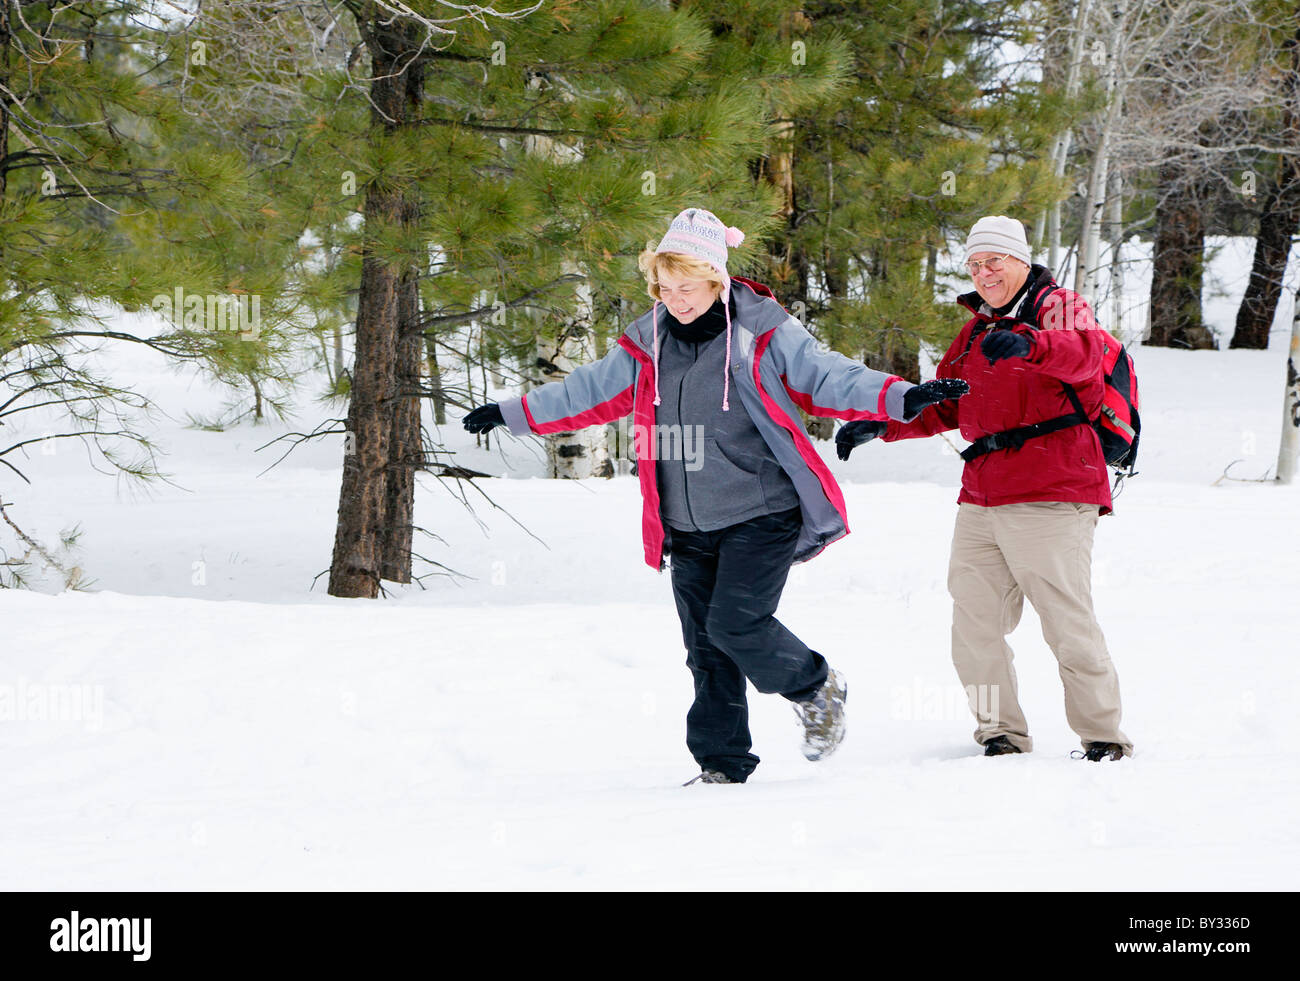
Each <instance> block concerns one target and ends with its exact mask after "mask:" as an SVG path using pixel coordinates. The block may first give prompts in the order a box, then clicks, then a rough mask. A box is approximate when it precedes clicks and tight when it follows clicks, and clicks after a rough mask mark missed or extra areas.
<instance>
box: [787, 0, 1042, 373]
mask: <svg viewBox="0 0 1300 981" xmlns="http://www.w3.org/2000/svg"><path fill="white" fill-rule="evenodd" d="M1019 7H1020V5H1019V4H1015V3H969V2H968V3H960V2H958V3H953V2H946V3H943V4H935V3H933V2H930V0H907V2H900V3H894V4H889V5H887V6H881V5H877V4H870V3H850V4H840V3H836V4H830V3H809V4H805V6H804V10H805V11H806V13H807V14H808V16H809V17H811V19H812V24H813V28H812V36H813V38H820V37H844V38H846V39H847V40H848V43H849V46H850V48H851V50H852V51H853V55H854V63H853V68H852V73H851V78H850V85H849V86H848V87H847V88H846V89H845V90H843V91H842V92H841V93H840V94H839V95H838V96H837V98H836V99H835V100H834V101H833V102H832V103H831V104H829V105H828V106H823V107H819V108H818V109H817V111H816V112H814V113H805V114H801V115H799V116H797V118H796V120H795V132H796V149H795V162H794V187H795V195H794V214H793V216H792V218H791V221H790V222H789V223H788V226H787V237H788V242H789V244H788V250H789V254H790V255H791V256H793V257H795V258H794V259H793V260H792V262H791V269H792V276H791V278H790V279H789V280H788V281H787V282H785V283H782V284H781V286H782V289H783V291H784V295H785V297H786V298H787V299H788V301H789V302H791V303H793V304H798V305H799V308H800V309H804V310H806V311H807V315H808V318H809V322H810V327H811V328H812V329H814V330H815V331H816V333H817V334H818V336H819V337H820V338H821V339H822V340H824V341H825V342H826V343H828V344H830V345H831V346H832V347H834V348H836V349H837V350H841V351H844V352H846V353H850V354H851V355H853V356H856V357H862V358H864V359H865V360H866V361H867V363H868V364H870V365H872V366H873V367H876V368H878V369H881V370H885V371H891V372H895V373H898V374H901V375H903V376H905V377H908V378H911V379H913V380H917V378H918V374H919V368H918V363H917V358H918V349H919V345H920V344H921V343H930V344H933V345H937V346H938V347H940V348H942V347H943V346H946V344H947V343H948V341H949V340H950V339H951V337H952V336H953V335H954V334H955V332H956V330H957V328H958V326H959V325H960V319H959V318H957V317H954V316H953V313H952V310H951V307H950V295H944V296H942V298H941V302H940V297H939V294H940V293H941V292H942V293H944V294H948V289H949V287H948V284H947V283H945V282H941V281H940V279H939V275H938V267H939V256H940V254H941V253H943V252H945V251H946V249H947V244H948V241H949V240H950V239H951V238H957V239H958V240H959V239H960V238H961V237H963V236H964V234H965V231H966V229H968V228H969V226H970V225H971V224H972V223H973V222H974V221H975V220H976V219H977V218H979V217H980V216H982V215H985V214H998V213H1007V214H1013V215H1017V216H1020V217H1022V218H1025V219H1030V220H1032V216H1033V215H1035V214H1036V213H1037V212H1039V211H1041V210H1042V209H1043V208H1044V207H1045V206H1046V205H1047V204H1048V203H1050V202H1051V201H1053V200H1056V199H1057V198H1059V196H1060V195H1061V194H1062V193H1063V187H1062V182H1061V181H1059V180H1058V179H1056V178H1055V177H1054V176H1053V175H1052V173H1051V165H1050V161H1048V159H1047V149H1048V146H1049V144H1050V140H1051V138H1052V137H1053V135H1054V134H1055V133H1056V131H1057V130H1058V129H1059V128H1060V127H1061V125H1062V123H1063V120H1064V117H1063V114H1062V105H1063V100H1062V98H1061V97H1059V96H1056V95H1051V94H1049V93H1046V92H1044V91H1042V90H1041V89H1040V87H1039V86H1038V85H1037V84H1036V83H1034V82H1033V81H1031V80H1028V79H1023V78H1022V79H1019V80H1017V81H1014V83H1013V82H1012V81H1011V80H1010V75H1011V72H1012V70H1013V69H1014V67H1015V66H1008V65H1007V64H1006V63H1005V60H1004V59H1003V58H1002V57H1001V56H1000V55H999V53H998V47H999V45H1002V44H1004V43H1008V42H1015V43H1018V44H1021V45H1023V44H1025V43H1026V42H1027V41H1028V40H1029V39H1030V38H1031V36H1032V35H1031V26H1032V25H1029V24H1026V23H1024V22H1022V21H1020V20H1018V19H1017V17H1016V14H1017V11H1018V10H1019ZM958 258H959V257H958ZM956 265H957V263H951V264H950V268H951V267H952V266H956ZM958 281H960V277H958Z"/></svg>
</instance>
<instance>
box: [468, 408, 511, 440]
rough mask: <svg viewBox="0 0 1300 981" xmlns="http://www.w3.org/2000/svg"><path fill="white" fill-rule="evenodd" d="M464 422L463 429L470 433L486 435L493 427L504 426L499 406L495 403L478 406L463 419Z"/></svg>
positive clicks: (504, 421) (504, 422)
mask: <svg viewBox="0 0 1300 981" xmlns="http://www.w3.org/2000/svg"><path fill="white" fill-rule="evenodd" d="M464 422H465V428H466V429H468V430H469V431H470V432H471V433H488V432H491V431H492V430H493V429H494V428H495V427H497V426H504V425H505V424H506V420H505V418H504V417H503V416H502V415H501V406H499V405H497V404H496V403H495V402H491V403H489V404H488V405H480V406H479V407H478V408H477V409H474V410H473V411H472V412H470V414H469V415H467V416H466V417H465V419H464Z"/></svg>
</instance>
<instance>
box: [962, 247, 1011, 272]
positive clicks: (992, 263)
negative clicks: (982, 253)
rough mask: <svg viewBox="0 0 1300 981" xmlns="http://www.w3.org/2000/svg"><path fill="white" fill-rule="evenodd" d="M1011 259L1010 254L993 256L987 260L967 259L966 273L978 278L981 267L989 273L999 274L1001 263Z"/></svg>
mask: <svg viewBox="0 0 1300 981" xmlns="http://www.w3.org/2000/svg"><path fill="white" fill-rule="evenodd" d="M1010 258H1011V253H1010V252H1008V253H1007V254H1006V255H995V256H991V257H990V258H988V259H968V260H967V261H966V271H967V272H968V273H970V274H971V275H972V276H978V275H979V272H980V266H983V267H984V268H985V269H987V270H988V271H989V272H1001V271H1002V265H1003V261H1004V260H1006V259H1010Z"/></svg>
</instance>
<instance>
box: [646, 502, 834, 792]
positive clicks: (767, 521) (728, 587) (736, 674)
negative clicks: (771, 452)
mask: <svg viewBox="0 0 1300 981" xmlns="http://www.w3.org/2000/svg"><path fill="white" fill-rule="evenodd" d="M802 520H803V519H802V517H801V515H800V511H799V508H797V507H795V508H791V509H790V510H788V511H782V512H779V513H777V514H765V515H762V516H760V517H757V518H753V519H751V520H749V521H743V522H741V523H740V524H735V525H731V526H730V527H727V528H722V529H720V530H718V531H681V530H680V529H677V528H674V529H672V532H671V547H670V552H669V555H670V561H671V570H672V581H673V595H674V597H675V599H676V601H677V614H678V616H679V617H680V618H681V621H682V637H683V639H684V640H685V642H686V652H687V656H686V665H687V667H689V668H690V669H691V674H692V675H693V676H694V678H695V702H694V704H692V705H691V709H690V712H689V713H687V716H686V745H687V747H688V748H689V749H690V751H691V755H692V756H694V757H695V760H696V762H698V763H699V764H700V767H701V769H708V770H718V771H720V772H721V773H725V774H726V775H727V776H728V777H730V778H731V779H732V780H735V781H738V782H741V783H743V782H744V781H745V779H746V778H748V776H749V775H750V773H752V772H753V770H754V767H756V766H757V765H758V762H759V759H758V757H757V756H755V755H754V754H753V753H751V752H750V751H749V750H750V746H751V745H752V743H751V741H750V735H749V706H748V704H747V703H746V701H745V679H749V681H750V683H751V684H753V686H754V687H755V688H757V689H758V690H759V691H761V692H774V693H779V694H781V695H784V696H785V697H786V698H788V699H790V700H791V701H805V700H807V699H809V698H812V696H813V695H814V694H816V692H817V690H818V689H819V688H820V687H821V686H822V684H823V683H825V681H826V674H827V670H828V669H827V666H826V661H825V659H824V658H823V657H822V656H821V655H820V654H818V653H817V652H815V651H812V650H809V649H808V647H807V646H806V645H805V644H804V643H803V641H801V640H800V639H799V638H798V637H796V636H795V635H794V634H792V633H791V632H790V631H789V630H787V629H786V628H785V627H784V626H782V624H781V622H780V621H779V620H777V619H776V617H775V616H773V614H774V613H775V612H776V607H777V603H778V602H779V601H780V599H781V591H782V590H783V589H784V588H785V581H786V576H787V575H788V574H789V572H790V566H791V564H792V562H793V560H794V546H795V540H796V539H797V538H798V535H799V530H800V527H801V526H802Z"/></svg>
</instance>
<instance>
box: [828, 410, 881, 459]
mask: <svg viewBox="0 0 1300 981" xmlns="http://www.w3.org/2000/svg"><path fill="white" fill-rule="evenodd" d="M887 428H888V423H884V422H876V421H875V420H874V419H859V420H858V421H857V422H847V423H845V424H844V425H843V426H841V427H840V431H839V432H838V433H836V434H835V455H836V456H838V457H839V458H840V459H841V460H847V459H848V458H849V454H850V453H852V452H853V448H854V447H855V446H861V445H862V444H863V443H869V442H871V441H872V440H873V439H876V438H877V437H879V436H883V435H885V430H886V429H887Z"/></svg>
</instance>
